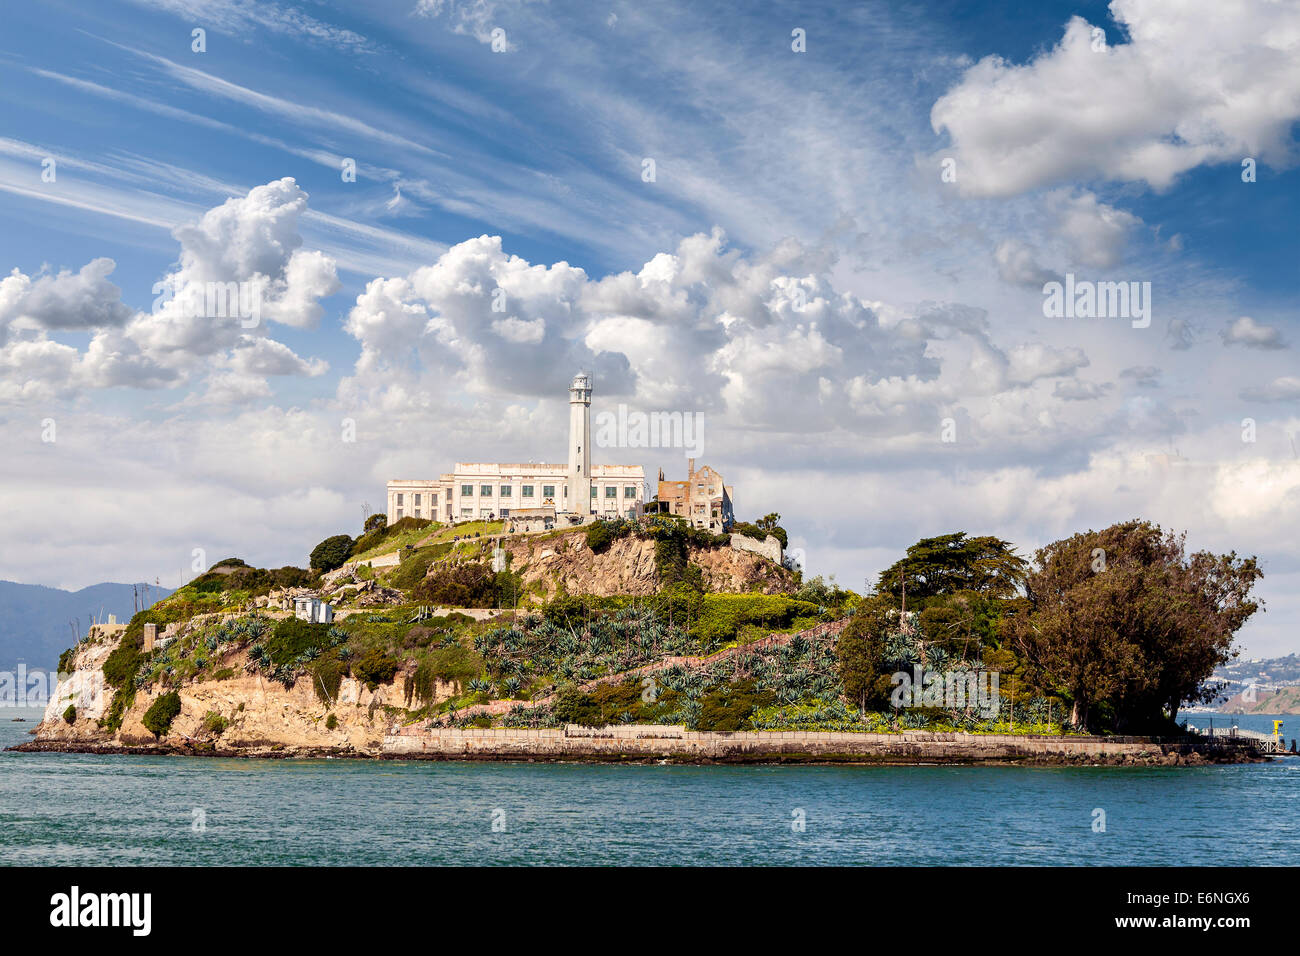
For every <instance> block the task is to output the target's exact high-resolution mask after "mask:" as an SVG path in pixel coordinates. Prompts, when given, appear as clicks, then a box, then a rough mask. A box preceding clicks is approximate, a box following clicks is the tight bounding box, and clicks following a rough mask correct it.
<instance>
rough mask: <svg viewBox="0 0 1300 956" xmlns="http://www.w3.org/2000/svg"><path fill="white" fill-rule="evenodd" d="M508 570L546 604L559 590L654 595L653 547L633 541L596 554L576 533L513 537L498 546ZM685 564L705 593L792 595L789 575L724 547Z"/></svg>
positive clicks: (694, 555)
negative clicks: (691, 568) (542, 596)
mask: <svg viewBox="0 0 1300 956" xmlns="http://www.w3.org/2000/svg"><path fill="white" fill-rule="evenodd" d="M502 547H503V548H504V549H505V550H506V551H507V552H508V553H509V554H510V568H511V570H514V571H517V572H519V573H520V574H521V575H522V577H523V582H524V585H525V586H532V585H537V586H538V587H539V588H540V589H541V590H543V591H544V593H545V597H546V598H547V599H548V600H549V599H550V598H552V597H554V596H555V594H556V592H557V591H558V590H559V589H560V588H561V586H562V587H563V588H564V590H566V591H567V592H568V593H570V594H593V595H596V596H601V597H603V596H607V595H612V594H638V595H649V594H654V593H655V592H656V591H657V590H658V589H659V575H658V572H657V571H656V569H655V542H654V541H652V540H642V539H640V538H636V537H634V536H631V535H628V536H626V537H622V538H618V539H616V540H615V541H613V542H612V543H611V544H610V546H609V548H608V549H607V550H605V551H604V552H602V553H601V554H594V553H593V552H592V550H591V549H590V548H588V547H587V541H586V535H585V534H584V533H583V532H581V531H574V532H569V533H567V534H561V535H546V536H538V537H513V538H508V539H506V540H505V541H504V542H503V543H502ZM688 560H689V561H690V562H691V563H692V564H696V565H698V566H699V568H700V570H701V572H702V573H703V577H704V586H705V587H706V588H707V589H708V590H709V591H719V592H721V591H725V592H732V593H745V592H752V591H757V592H760V593H762V594H785V593H790V592H792V591H793V590H794V575H793V574H792V573H791V572H790V571H788V570H786V569H785V568H783V567H781V566H780V565H779V564H776V563H774V562H773V561H771V560H769V559H767V558H765V557H763V556H761V555H759V554H754V553H750V552H748V551H736V550H733V549H731V548H729V547H726V546H722V547H715V548H702V547H696V546H691V547H690V548H689V554H688Z"/></svg>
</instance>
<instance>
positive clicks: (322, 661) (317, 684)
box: [307, 650, 350, 706]
mask: <svg viewBox="0 0 1300 956" xmlns="http://www.w3.org/2000/svg"><path fill="white" fill-rule="evenodd" d="M307 673H308V674H310V675H311V688H312V690H314V691H315V692H316V696H317V697H318V698H319V699H320V701H321V703H323V704H329V705H331V706H333V704H334V701H336V700H338V697H339V688H340V687H341V686H342V685H343V678H344V677H346V676H347V675H348V674H349V673H350V670H349V667H348V664H347V662H346V661H344V660H341V659H340V658H339V654H338V651H337V650H335V651H332V652H330V653H328V654H322V655H321V656H320V657H318V658H316V660H314V661H312V662H311V664H310V665H309V666H308V667H307Z"/></svg>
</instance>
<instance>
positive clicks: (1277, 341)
mask: <svg viewBox="0 0 1300 956" xmlns="http://www.w3.org/2000/svg"><path fill="white" fill-rule="evenodd" d="M1219 334H1220V335H1221V336H1222V337H1223V344H1224V345H1244V346H1245V347H1246V348H1251V349H1284V348H1286V343H1285V342H1284V341H1282V332H1281V331H1280V330H1279V329H1276V328H1274V327H1273V326H1271V325H1263V324H1261V323H1259V322H1256V321H1255V320H1254V319H1252V318H1251V317H1250V316H1248V315H1243V316H1241V318H1239V319H1237V320H1236V321H1235V322H1230V323H1228V326H1227V328H1225V329H1224V330H1223V331H1222V332H1221V333H1219Z"/></svg>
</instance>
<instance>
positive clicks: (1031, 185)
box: [930, 0, 1300, 196]
mask: <svg viewBox="0 0 1300 956" xmlns="http://www.w3.org/2000/svg"><path fill="white" fill-rule="evenodd" d="M1110 13H1111V16H1112V17H1113V18H1114V20H1115V21H1116V23H1117V24H1118V25H1119V27H1120V29H1121V30H1122V31H1123V33H1124V34H1126V35H1127V42H1125V43H1121V44H1115V43H1111V44H1107V45H1105V46H1104V47H1103V48H1101V49H1097V48H1096V45H1095V43H1094V38H1093V27H1092V25H1090V24H1088V23H1087V22H1086V21H1084V20H1083V19H1082V18H1080V17H1073V18H1071V19H1070V21H1069V23H1068V24H1067V25H1066V27H1065V33H1064V35H1063V37H1062V38H1061V42H1060V43H1059V44H1058V45H1057V46H1056V47H1054V48H1052V49H1051V50H1048V51H1047V52H1044V53H1042V54H1040V55H1039V56H1037V57H1036V58H1035V59H1033V60H1032V61H1030V62H1029V63H1026V64H1024V65H1016V64H1011V63H1008V62H1007V61H1005V60H1003V59H1002V58H1001V57H997V56H990V57H985V58H984V59H982V60H980V61H979V62H978V63H976V64H975V65H974V66H972V67H971V68H970V69H969V70H967V71H966V73H965V75H964V76H963V77H962V80H961V81H960V82H959V83H958V84H957V85H956V86H954V87H953V88H952V89H950V90H949V91H948V92H947V93H945V94H944V95H943V96H942V97H940V98H939V100H938V101H937V102H936V103H935V104H934V107H933V109H932V110H931V114H930V121H931V125H932V126H933V127H934V130H935V131H936V132H941V131H946V132H947V133H948V134H949V136H950V137H951V138H952V144H953V149H952V150H947V151H945V155H948V154H950V153H952V152H955V153H956V157H957V161H958V169H959V178H958V185H959V188H961V190H962V191H963V192H964V193H966V194H969V195H981V196H1012V195H1016V194H1018V193H1022V192H1027V191H1029V190H1032V189H1035V188H1037V187H1040V186H1046V185H1052V184H1055V183H1060V182H1064V181H1067V180H1084V181H1087V180H1091V179H1096V178H1103V179H1109V180H1119V181H1125V182H1128V181H1143V182H1146V183H1148V184H1150V185H1151V186H1153V187H1155V188H1157V189H1164V188H1165V187H1167V186H1169V185H1170V184H1171V183H1172V182H1173V181H1174V179H1175V178H1176V177H1177V176H1178V175H1179V174H1181V173H1183V172H1185V171H1187V170H1189V169H1193V168H1195V167H1197V166H1199V165H1201V164H1203V163H1223V162H1230V163H1234V164H1236V163H1239V162H1240V161H1241V160H1242V159H1243V158H1244V157H1254V158H1256V159H1257V160H1259V161H1262V162H1266V163H1272V164H1276V165H1289V164H1290V163H1291V162H1292V161H1293V159H1294V151H1293V144H1292V142H1291V128H1292V125H1293V124H1294V123H1295V122H1296V121H1297V119H1300V6H1297V5H1296V4H1294V3H1287V2H1278V0H1182V2H1179V3H1168V2H1165V0H1113V2H1112V3H1111V4H1110ZM1115 33H1116V31H1115V30H1113V29H1112V30H1110V31H1109V34H1110V39H1111V40H1115V39H1117V37H1116V36H1115Z"/></svg>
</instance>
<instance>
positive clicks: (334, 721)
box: [325, 714, 339, 730]
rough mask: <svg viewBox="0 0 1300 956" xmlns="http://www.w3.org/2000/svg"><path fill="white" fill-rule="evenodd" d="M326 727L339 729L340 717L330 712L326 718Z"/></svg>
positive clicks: (327, 728)
mask: <svg viewBox="0 0 1300 956" xmlns="http://www.w3.org/2000/svg"><path fill="white" fill-rule="evenodd" d="M325 729H326V730H338V729H339V719H338V718H337V717H335V716H334V715H333V714H330V715H329V716H328V717H326V718H325Z"/></svg>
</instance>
